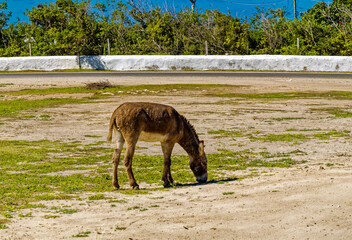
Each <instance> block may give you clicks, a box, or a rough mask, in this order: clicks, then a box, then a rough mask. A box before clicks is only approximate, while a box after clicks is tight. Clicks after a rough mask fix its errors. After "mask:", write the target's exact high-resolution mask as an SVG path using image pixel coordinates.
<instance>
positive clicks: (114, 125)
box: [106, 115, 117, 142]
mask: <svg viewBox="0 0 352 240" xmlns="http://www.w3.org/2000/svg"><path fill="white" fill-rule="evenodd" d="M115 129H117V126H116V122H115V116H114V115H112V117H111V118H110V124H109V134H108V137H107V138H106V140H107V141H108V142H111V140H112V133H113V130H115Z"/></svg>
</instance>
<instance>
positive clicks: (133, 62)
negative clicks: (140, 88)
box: [0, 55, 352, 72]
mask: <svg viewBox="0 0 352 240" xmlns="http://www.w3.org/2000/svg"><path fill="white" fill-rule="evenodd" d="M81 66H82V68H83V69H104V70H115V71H138V70H259V71H326V72H352V57H339V56H333V57H330V56H291V55H249V56H247V55H246V56H238V55H236V56H235V55H230V56H213V55H211V56H170V55H142V56H135V55H115V56H111V55H110V56H82V57H81ZM78 68H79V67H78V61H77V57H76V56H58V57H12V58H0V71H21V70H43V71H52V70H62V69H78Z"/></svg>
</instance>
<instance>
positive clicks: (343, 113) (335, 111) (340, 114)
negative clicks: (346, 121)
mask: <svg viewBox="0 0 352 240" xmlns="http://www.w3.org/2000/svg"><path fill="white" fill-rule="evenodd" d="M312 110H315V111H319V112H326V113H328V114H331V115H333V116H334V117H335V118H350V117H352V112H350V111H347V110H344V109H341V108H318V109H312Z"/></svg>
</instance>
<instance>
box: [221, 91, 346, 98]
mask: <svg viewBox="0 0 352 240" xmlns="http://www.w3.org/2000/svg"><path fill="white" fill-rule="evenodd" d="M216 96H218V97H227V98H245V99H267V100H275V99H276V100H280V99H294V98H332V99H352V92H349V91H329V92H284V93H282V92H278V93H257V94H243V93H228V92H225V93H224V92H223V93H221V94H216Z"/></svg>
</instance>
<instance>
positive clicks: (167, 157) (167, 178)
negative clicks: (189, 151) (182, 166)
mask: <svg viewBox="0 0 352 240" xmlns="http://www.w3.org/2000/svg"><path fill="white" fill-rule="evenodd" d="M174 145H175V144H174V143H171V142H161V148H162V150H163V154H164V170H163V178H162V180H163V181H164V187H165V188H167V187H170V186H171V184H173V182H174V180H173V179H172V177H171V168H170V167H171V153H172V149H173V148H174Z"/></svg>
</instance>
